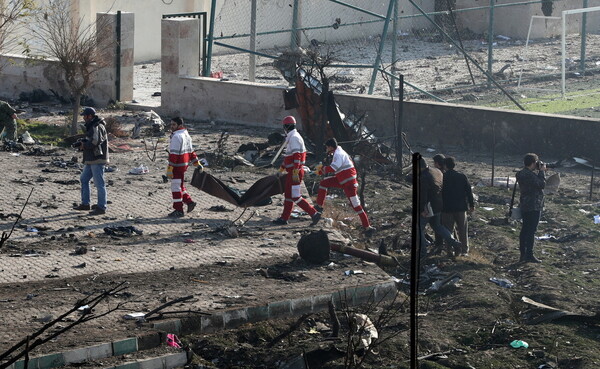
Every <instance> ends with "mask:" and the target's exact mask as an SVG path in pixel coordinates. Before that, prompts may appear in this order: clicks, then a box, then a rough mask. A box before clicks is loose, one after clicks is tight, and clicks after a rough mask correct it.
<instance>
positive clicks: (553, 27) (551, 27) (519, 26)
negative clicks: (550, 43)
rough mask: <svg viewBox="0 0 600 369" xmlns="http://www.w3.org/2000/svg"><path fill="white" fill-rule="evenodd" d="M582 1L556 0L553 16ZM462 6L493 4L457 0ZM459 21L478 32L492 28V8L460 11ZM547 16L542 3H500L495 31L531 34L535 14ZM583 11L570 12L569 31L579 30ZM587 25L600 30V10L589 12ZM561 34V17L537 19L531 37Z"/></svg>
mask: <svg viewBox="0 0 600 369" xmlns="http://www.w3.org/2000/svg"><path fill="white" fill-rule="evenodd" d="M522 2H523V1H522V0H498V1H497V4H498V5H502V4H510V3H522ZM582 4H583V2H582V1H575V0H555V1H554V2H553V11H552V17H561V16H562V11H563V10H569V9H578V8H581V7H582ZM457 5H458V6H459V9H467V8H474V7H482V6H489V1H483V2H482V1H481V0H460V1H457ZM596 6H600V0H588V7H589V8H591V7H596ZM456 14H457V21H458V22H459V24H460V27H461V28H469V29H471V30H472V31H474V32H476V33H482V34H483V33H487V32H488V20H489V11H488V9H484V10H475V11H465V12H458V13H456ZM534 15H536V16H543V15H544V13H543V12H542V4H541V3H538V4H528V5H518V6H516V5H515V6H506V7H498V8H496V9H494V34H496V35H504V36H509V37H512V38H520V39H525V38H527V31H528V30H529V23H530V21H531V17H532V16H534ZM581 19H582V17H581V15H570V16H567V33H578V32H580V31H581ZM587 29H588V31H589V32H594V33H598V32H600V12H594V13H589V14H588V17H587ZM560 34H561V21H560V20H536V21H534V22H533V27H532V30H531V36H530V37H531V38H533V39H535V38H543V37H556V36H560Z"/></svg>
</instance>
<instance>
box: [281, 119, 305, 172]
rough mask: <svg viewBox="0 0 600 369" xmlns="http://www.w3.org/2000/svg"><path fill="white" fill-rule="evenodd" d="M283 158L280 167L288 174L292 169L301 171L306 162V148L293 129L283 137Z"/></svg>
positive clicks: (298, 134) (300, 137)
mask: <svg viewBox="0 0 600 369" xmlns="http://www.w3.org/2000/svg"><path fill="white" fill-rule="evenodd" d="M285 143H286V144H285V156H284V158H283V164H281V166H282V167H284V168H285V170H287V171H288V172H291V171H292V170H294V169H299V170H301V169H302V168H303V166H304V162H305V161H306V147H305V146H304V139H302V136H300V133H298V131H297V130H295V129H293V130H291V131H289V132H288V134H287V136H286V137H285Z"/></svg>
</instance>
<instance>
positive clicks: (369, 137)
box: [274, 53, 392, 164]
mask: <svg viewBox="0 0 600 369" xmlns="http://www.w3.org/2000/svg"><path fill="white" fill-rule="evenodd" d="M302 56H303V54H302V53H291V54H289V53H288V54H283V55H282V56H281V57H280V59H279V60H277V61H276V62H275V63H274V66H275V68H277V69H279V71H280V72H281V74H282V75H283V76H284V78H285V79H286V80H287V81H288V82H290V83H294V84H295V88H292V89H290V90H286V91H284V94H283V100H284V103H285V109H286V110H291V109H294V108H295V109H296V110H297V111H298V113H299V114H300V118H301V119H302V129H303V131H304V133H305V134H306V136H307V137H308V138H309V139H310V140H311V141H313V142H320V141H321V140H326V139H328V138H332V137H334V138H335V139H336V140H337V141H338V142H343V143H347V142H352V143H353V144H351V145H345V146H344V148H345V149H346V151H348V152H349V153H350V154H351V155H353V154H357V153H361V154H362V155H363V156H366V157H369V158H370V159H372V160H374V161H376V162H378V163H381V164H391V163H392V162H391V161H390V160H389V159H388V158H387V157H386V156H385V155H384V154H383V152H391V151H392V150H391V149H390V148H388V147H386V146H385V145H383V144H381V143H380V142H378V139H377V137H376V136H375V135H374V134H373V132H371V131H370V130H369V129H367V128H366V127H365V126H364V124H362V123H363V120H364V116H362V117H353V116H350V115H346V114H344V113H343V112H342V111H341V110H340V108H339V105H338V104H337V102H336V101H335V97H334V94H333V92H332V91H325V92H326V93H327V96H326V99H327V100H326V104H327V113H326V114H327V121H328V122H329V123H328V124H327V126H326V127H325V129H322V127H321V125H322V122H323V110H322V108H321V107H322V104H323V96H322V94H323V93H324V91H323V90H324V88H323V84H322V83H321V81H319V79H317V78H316V77H314V76H313V75H312V74H311V73H310V72H308V71H307V70H305V69H304V68H302V67H298V64H300V62H301V60H302ZM323 134H324V135H325V137H323Z"/></svg>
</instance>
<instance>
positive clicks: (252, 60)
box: [248, 0, 256, 82]
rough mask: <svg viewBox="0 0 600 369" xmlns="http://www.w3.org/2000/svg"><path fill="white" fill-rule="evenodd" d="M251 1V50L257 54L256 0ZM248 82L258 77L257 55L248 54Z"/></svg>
mask: <svg viewBox="0 0 600 369" xmlns="http://www.w3.org/2000/svg"><path fill="white" fill-rule="evenodd" d="M250 1H251V10H250V50H252V51H254V52H256V0H250ZM248 58H249V66H248V80H249V81H250V82H254V80H255V77H256V54H253V53H250V54H248Z"/></svg>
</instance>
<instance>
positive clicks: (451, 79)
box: [213, 0, 600, 107]
mask: <svg viewBox="0 0 600 369" xmlns="http://www.w3.org/2000/svg"><path fill="white" fill-rule="evenodd" d="M251 3H252V2H251V1H239V0H225V1H224V2H223V4H222V6H221V7H220V8H218V9H217V17H216V24H215V41H216V44H215V56H214V57H213V70H215V69H216V70H221V71H223V72H224V76H225V77H226V78H229V79H237V80H247V79H249V78H250V74H249V64H250V57H249V56H246V57H238V56H241V55H243V54H239V53H243V52H247V51H251V50H256V53H257V54H259V55H258V56H256V81H257V82H262V83H271V84H287V83H286V81H285V80H284V78H283V77H282V76H281V74H280V73H278V72H277V70H276V69H275V68H274V67H273V61H274V60H275V59H276V58H277V57H278V56H279V55H281V54H282V53H285V52H290V51H291V50H294V49H296V48H298V47H299V48H301V49H302V50H304V51H313V52H316V53H318V54H320V55H327V56H329V57H330V58H331V62H332V66H331V67H329V68H327V70H326V72H327V75H328V76H330V77H331V79H330V83H331V89H332V90H334V91H337V92H348V93H369V92H372V93H374V94H378V95H389V94H391V93H393V92H394V89H397V84H398V82H397V81H394V80H391V79H390V77H391V75H394V76H397V75H398V74H400V73H401V74H403V75H404V80H405V82H406V86H405V87H406V89H405V91H406V96H407V97H408V98H420V99H435V100H438V101H449V102H461V103H467V104H488V105H489V104H496V105H498V106H513V107H514V106H516V105H515V104H514V102H513V101H511V100H512V99H515V100H524V101H526V102H527V99H531V98H535V99H540V98H542V99H552V98H555V97H556V94H560V93H561V87H562V86H561V68H562V58H561V56H562V51H561V33H562V19H561V16H562V12H563V11H568V10H573V9H579V8H582V7H583V5H584V1H583V0H581V1H579V0H576V1H574V0H554V1H548V0H539V1H526V2H523V1H520V2H518V1H512V0H510V1H509V0H506V1H502V2H496V3H495V4H496V5H495V6H494V7H493V8H491V7H490V5H489V3H487V2H485V4H482V2H481V1H477V0H435V1H417V0H413V1H398V2H397V3H396V2H395V1H394V0H391V1H390V0H379V1H370V2H364V1H360V0H348V1H344V2H342V1H337V0H335V1H326V0H296V1H294V0H257V1H256V30H255V35H256V36H255V44H254V46H252V37H251V35H252V27H251V17H250V16H249V14H252V5H251ZM394 5H396V6H397V8H394ZM587 6H588V7H590V8H592V7H595V6H600V0H589V1H588V2H587ZM583 14H584V13H575V14H568V15H567V16H566V35H567V37H566V47H565V65H566V72H567V73H566V83H565V87H566V91H567V92H575V91H588V90H589V91H588V92H589V93H597V90H595V89H594V88H593V82H594V80H595V78H596V73H597V71H598V70H599V69H600V12H599V11H590V12H587V13H585V21H584V15H583ZM386 19H389V21H386ZM490 25H491V26H490ZM490 32H491V33H490ZM583 33H585V37H583V36H582V34H583ZM490 35H491V37H490ZM382 37H383V40H382ZM584 40H585V43H584V44H582V42H583V41H584ZM490 41H491V45H490ZM462 50H464V51H465V53H463V52H462ZM234 53H235V54H238V55H237V56H236V57H234V56H232V55H231V54H234ZM248 55H250V54H248ZM490 56H491V59H490ZM490 60H491V62H489V61H490ZM373 67H377V68H378V69H379V71H377V72H376V73H373ZM485 72H489V76H488V75H486V74H485ZM374 74H375V77H376V78H375V80H373V76H374ZM386 75H387V78H383V77H386ZM490 77H492V78H493V80H491V79H490ZM390 85H392V86H390ZM503 89H504V91H503ZM544 90H548V91H546V92H544ZM509 95H510V97H509Z"/></svg>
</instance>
